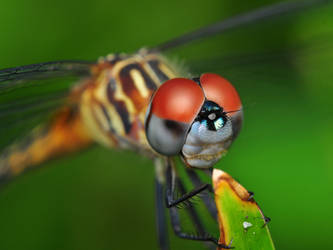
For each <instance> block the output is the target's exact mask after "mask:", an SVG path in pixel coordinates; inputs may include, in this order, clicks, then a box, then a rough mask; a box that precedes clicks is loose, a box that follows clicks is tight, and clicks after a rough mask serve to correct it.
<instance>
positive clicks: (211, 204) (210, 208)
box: [186, 168, 217, 221]
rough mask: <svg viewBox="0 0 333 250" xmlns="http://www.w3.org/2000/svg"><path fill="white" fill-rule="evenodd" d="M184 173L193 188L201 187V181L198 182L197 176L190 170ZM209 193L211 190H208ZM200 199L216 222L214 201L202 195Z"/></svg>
mask: <svg viewBox="0 0 333 250" xmlns="http://www.w3.org/2000/svg"><path fill="white" fill-rule="evenodd" d="M186 172H187V174H188V176H189V177H190V180H191V182H192V184H193V185H194V186H201V185H203V183H202V181H201V180H200V178H199V176H198V175H197V173H196V172H195V171H193V170H192V169H190V168H187V169H186ZM210 191H211V192H212V191H213V190H210ZM200 198H201V199H202V201H203V203H204V204H205V206H206V208H207V210H208V212H209V214H210V215H211V216H212V217H213V219H214V220H215V221H216V220H217V209H216V205H215V202H214V200H213V199H212V198H211V197H210V196H208V195H202V196H200Z"/></svg>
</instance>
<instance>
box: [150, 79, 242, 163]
mask: <svg viewBox="0 0 333 250" xmlns="http://www.w3.org/2000/svg"><path fill="white" fill-rule="evenodd" d="M242 120H243V112H242V104H241V101H240V98H239V96H238V93H237V91H236V90H235V88H234V87H233V86H232V85H231V84H230V83H229V82H228V81H227V80H226V79H224V78H222V77H221V76H219V75H216V74H212V73H206V74H203V75H201V77H200V78H194V79H186V78H175V79H171V80H168V81H166V82H165V83H163V84H162V85H161V86H160V87H159V88H158V89H157V91H156V92H155V93H154V95H153V97H152V99H151V102H150V105H149V108H148V111H147V116H146V122H145V129H146V136H147V139H148V142H149V144H150V146H151V147H152V148H153V149H154V150H155V151H156V152H158V153H160V154H162V155H165V156H174V155H178V154H181V155H182V157H183V160H184V161H185V162H186V164H187V165H189V166H191V167H196V168H209V167H212V166H213V165H214V164H215V163H216V162H217V161H218V160H219V159H220V158H221V156H222V155H223V154H224V153H225V152H226V150H227V148H228V147H229V146H230V145H231V143H232V141H233V140H234V139H235V138H236V136H237V135H238V133H239V130H240V128H241V124H242Z"/></svg>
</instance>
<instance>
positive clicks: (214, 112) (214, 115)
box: [195, 100, 227, 131]
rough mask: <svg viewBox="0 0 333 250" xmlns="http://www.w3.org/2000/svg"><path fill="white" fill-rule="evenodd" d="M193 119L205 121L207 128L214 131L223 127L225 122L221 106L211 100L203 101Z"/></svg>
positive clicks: (225, 117)
mask: <svg viewBox="0 0 333 250" xmlns="http://www.w3.org/2000/svg"><path fill="white" fill-rule="evenodd" d="M195 121H199V122H201V123H205V125H206V126H207V127H208V129H209V130H212V131H216V130H218V129H221V128H223V127H224V125H225V124H226V122H227V116H226V113H225V112H224V111H223V108H222V107H220V106H219V105H218V104H216V103H215V102H213V101H208V100H207V101H205V103H204V105H203V106H202V108H201V110H200V113H199V115H198V116H197V117H196V119H195Z"/></svg>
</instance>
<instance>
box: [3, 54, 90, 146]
mask: <svg viewBox="0 0 333 250" xmlns="http://www.w3.org/2000/svg"><path fill="white" fill-rule="evenodd" d="M92 65H93V62H88V61H57V62H46V63H40V64H31V65H26V66H20V67H15V68H8V69H3V70H0V120H1V123H0V136H1V138H2V140H1V143H0V149H1V148H3V147H5V146H6V145H8V144H10V143H12V142H13V141H15V140H18V139H20V137H21V136H23V135H25V134H26V133H27V132H29V131H30V130H31V129H32V128H33V127H35V126H37V125H38V124H39V123H42V122H43V121H45V119H47V118H48V117H50V116H51V115H52V113H53V112H54V111H55V110H56V109H57V107H60V106H61V105H62V104H63V103H64V101H65V99H66V96H67V95H68V92H69V88H70V87H71V86H73V84H75V83H76V82H77V81H78V80H79V79H80V78H83V77H87V76H89V75H90V69H91V66H92Z"/></svg>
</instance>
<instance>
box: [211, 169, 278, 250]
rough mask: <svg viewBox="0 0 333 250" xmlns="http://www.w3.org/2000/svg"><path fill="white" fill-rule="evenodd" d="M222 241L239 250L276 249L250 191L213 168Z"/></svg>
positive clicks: (263, 217)
mask: <svg viewBox="0 0 333 250" xmlns="http://www.w3.org/2000/svg"><path fill="white" fill-rule="evenodd" d="M213 185H214V192H215V202H216V206H217V210H218V220H219V227H220V239H219V242H220V243H222V244H225V245H230V246H232V247H235V248H237V249H265V250H268V249H275V247H274V244H273V241H272V238H271V235H270V233H269V230H268V225H267V223H266V222H265V216H264V215H263V213H262V211H261V210H260V208H259V206H258V204H257V203H256V202H255V201H254V199H253V198H252V197H251V196H250V194H249V192H248V191H247V190H246V189H245V188H244V187H243V186H242V185H241V184H239V183H238V182H237V181H235V180H234V179H233V178H232V177H231V176H230V175H229V174H227V173H225V172H223V171H221V170H219V169H214V171H213Z"/></svg>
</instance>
